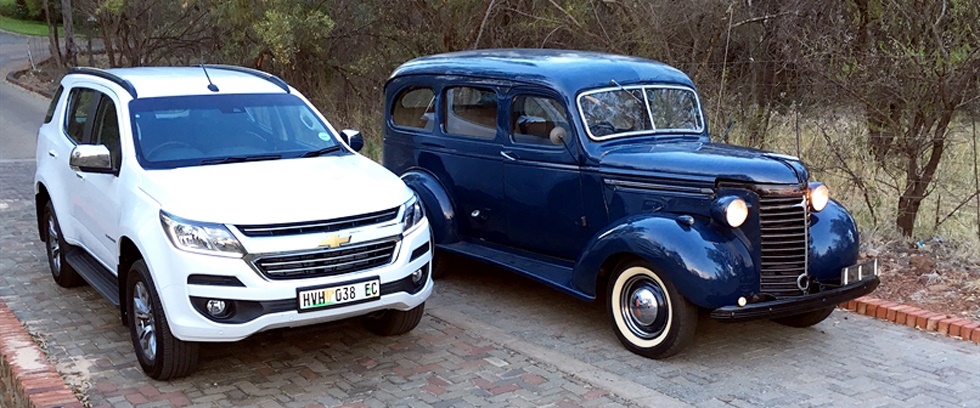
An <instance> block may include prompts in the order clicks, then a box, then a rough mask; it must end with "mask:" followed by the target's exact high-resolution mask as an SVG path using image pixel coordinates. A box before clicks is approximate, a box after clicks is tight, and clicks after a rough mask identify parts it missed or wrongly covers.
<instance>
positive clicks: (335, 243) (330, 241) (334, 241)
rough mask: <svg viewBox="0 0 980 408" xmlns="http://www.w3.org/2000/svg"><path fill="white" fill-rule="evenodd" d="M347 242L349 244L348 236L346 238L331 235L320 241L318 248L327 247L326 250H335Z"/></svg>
mask: <svg viewBox="0 0 980 408" xmlns="http://www.w3.org/2000/svg"><path fill="white" fill-rule="evenodd" d="M349 242H350V235H348V236H346V237H341V236H340V235H331V236H329V237H327V238H325V239H323V240H322V241H320V246H321V247H327V248H336V247H339V246H341V245H344V244H346V243H349Z"/></svg>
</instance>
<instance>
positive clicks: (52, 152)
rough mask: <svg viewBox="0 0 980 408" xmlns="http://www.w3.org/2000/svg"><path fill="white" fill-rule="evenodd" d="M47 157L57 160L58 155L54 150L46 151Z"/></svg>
mask: <svg viewBox="0 0 980 408" xmlns="http://www.w3.org/2000/svg"><path fill="white" fill-rule="evenodd" d="M48 156H51V157H54V158H57V157H58V153H55V151H54V150H48Z"/></svg>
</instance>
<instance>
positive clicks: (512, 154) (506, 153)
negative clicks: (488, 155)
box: [500, 150, 517, 161]
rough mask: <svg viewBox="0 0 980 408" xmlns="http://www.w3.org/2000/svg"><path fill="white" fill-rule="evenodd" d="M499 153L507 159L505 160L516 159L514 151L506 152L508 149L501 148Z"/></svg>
mask: <svg viewBox="0 0 980 408" xmlns="http://www.w3.org/2000/svg"><path fill="white" fill-rule="evenodd" d="M500 155H501V156H504V158H505V159H507V160H510V161H517V155H516V154H514V153H512V152H508V151H505V150H501V151H500Z"/></svg>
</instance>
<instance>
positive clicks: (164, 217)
mask: <svg viewBox="0 0 980 408" xmlns="http://www.w3.org/2000/svg"><path fill="white" fill-rule="evenodd" d="M160 223H161V224H163V230H164V231H166V232H167V237H169V238H170V242H172V243H173V244H174V246H175V247H177V248H178V249H182V250H184V251H187V252H194V253H199V254H206V255H217V256H226V257H231V258H240V257H241V256H242V255H243V254H245V249H244V248H242V244H241V243H240V242H238V238H235V236H234V235H232V234H231V231H228V228H227V227H225V226H224V225H221V224H212V223H207V222H197V221H190V220H185V219H183V218H179V217H175V216H173V215H170V214H167V213H166V212H164V211H162V210H161V211H160Z"/></svg>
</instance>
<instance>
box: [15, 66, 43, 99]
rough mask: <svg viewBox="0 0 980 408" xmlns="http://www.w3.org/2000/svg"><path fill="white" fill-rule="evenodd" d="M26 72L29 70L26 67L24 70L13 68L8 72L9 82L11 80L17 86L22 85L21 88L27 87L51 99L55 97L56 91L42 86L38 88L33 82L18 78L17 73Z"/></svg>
mask: <svg viewBox="0 0 980 408" xmlns="http://www.w3.org/2000/svg"><path fill="white" fill-rule="evenodd" d="M25 72H27V70H26V69H23V70H13V71H10V72H8V73H7V78H6V79H7V82H10V83H12V84H14V85H17V86H19V87H21V88H24V89H26V90H28V91H30V92H34V93H36V94H38V95H42V96H44V97H46V98H48V99H51V98H52V97H54V92H52V91H51V90H50V89H41V88H38V87H36V86H33V85H31V84H28V83H26V82H21V81H18V80H17V75H20V74H23V73H25Z"/></svg>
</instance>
